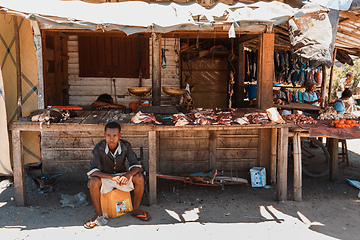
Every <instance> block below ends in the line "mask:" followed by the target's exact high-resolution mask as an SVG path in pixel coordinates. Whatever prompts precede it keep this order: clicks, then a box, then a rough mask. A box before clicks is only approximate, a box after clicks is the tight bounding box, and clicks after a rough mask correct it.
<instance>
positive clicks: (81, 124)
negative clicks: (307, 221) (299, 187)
mask: <svg viewBox="0 0 360 240" xmlns="http://www.w3.org/2000/svg"><path fill="white" fill-rule="evenodd" d="M114 115H115V114H113V113H111V111H104V112H95V111H92V112H91V113H89V112H83V113H82V115H81V116H79V117H78V118H75V119H71V120H68V121H67V122H64V123H52V124H51V125H50V127H47V126H46V125H43V126H42V129H41V128H40V124H39V123H36V122H31V121H29V120H27V121H26V120H25V121H21V120H20V121H17V122H14V123H13V124H11V125H10V130H11V131H12V148H13V151H12V152H13V162H14V185H15V201H16V204H17V205H20V206H24V205H26V186H25V175H24V162H23V147H22V132H24V131H35V132H40V131H42V132H46V131H53V132H60V131H94V130H96V131H103V129H104V125H105V124H106V122H107V121H109V120H112V118H113V116H114ZM130 118H131V115H129V116H126V117H125V118H124V119H118V122H119V123H120V124H121V126H122V132H124V131H125V132H126V131H128V130H133V129H136V130H142V131H146V132H147V133H148V147H149V202H150V204H156V172H157V159H158V157H159V133H160V132H164V131H165V132H169V131H183V130H184V131H185V130H190V131H209V132H213V133H216V131H224V130H240V131H242V130H246V129H268V131H269V132H271V134H270V135H271V136H270V139H271V140H270V141H269V142H268V144H269V146H268V147H270V148H271V154H270V159H271V163H270V165H271V167H270V171H268V172H270V179H271V182H272V183H275V182H277V198H278V200H280V201H285V200H286V198H287V160H288V147H287V146H288V134H289V126H288V125H287V124H283V125H277V124H267V125H266V126H261V125H255V124H254V125H248V126H240V125H232V126H224V125H207V126H197V125H186V126H182V127H175V126H163V125H151V124H133V123H131V122H130V121H129V119H130ZM211 136H212V135H211V134H210V138H211ZM230 137H231V136H230ZM267 137H269V136H267ZM260 145H261V144H260ZM213 146H214V141H212V140H211V139H210V144H209V149H210V150H209V151H211V149H212V147H213ZM262 147H263V146H262ZM267 157H269V156H267ZM216 160H217V159H216V154H214V153H212V152H210V162H212V163H215V162H216ZM276 166H277V169H276Z"/></svg>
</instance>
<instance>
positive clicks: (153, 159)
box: [149, 131, 158, 205]
mask: <svg viewBox="0 0 360 240" xmlns="http://www.w3.org/2000/svg"><path fill="white" fill-rule="evenodd" d="M156 143H157V132H156V131H149V205H154V204H156V201H157V199H156V183H157V181H156V165H157V155H158V153H157V144H156Z"/></svg>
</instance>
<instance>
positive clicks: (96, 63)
mask: <svg viewBox="0 0 360 240" xmlns="http://www.w3.org/2000/svg"><path fill="white" fill-rule="evenodd" d="M139 47H140V51H139ZM139 55H141V57H140V58H139ZM139 62H140V63H141V64H140V69H141V71H142V74H143V77H144V78H149V75H150V74H149V39H148V38H139V37H118V36H109V35H105V34H95V35H88V36H79V70H80V72H79V76H80V77H121V78H137V77H139Z"/></svg>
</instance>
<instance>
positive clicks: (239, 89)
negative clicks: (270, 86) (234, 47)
mask: <svg viewBox="0 0 360 240" xmlns="http://www.w3.org/2000/svg"><path fill="white" fill-rule="evenodd" d="M238 62H239V66H238V68H239V70H238V74H237V81H236V83H235V89H236V91H235V93H236V95H235V96H236V101H235V106H236V107H243V106H244V98H245V93H244V87H245V85H244V80H245V49H244V44H239V58H238Z"/></svg>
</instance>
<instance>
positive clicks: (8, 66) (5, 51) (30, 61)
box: [0, 14, 40, 174]
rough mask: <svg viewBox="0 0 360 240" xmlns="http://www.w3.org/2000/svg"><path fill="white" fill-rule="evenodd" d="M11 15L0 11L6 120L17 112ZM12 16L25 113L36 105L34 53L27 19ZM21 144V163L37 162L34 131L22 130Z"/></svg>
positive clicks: (23, 112)
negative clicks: (16, 27) (18, 43)
mask: <svg viewBox="0 0 360 240" xmlns="http://www.w3.org/2000/svg"><path fill="white" fill-rule="evenodd" d="M15 17H16V16H12V15H7V14H1V18H0V64H1V65H0V67H1V70H2V77H3V83H4V96H5V103H6V116H7V123H12V122H14V121H16V120H17V116H18V114H17V72H16V68H17V61H16V44H15V31H14V18H15ZM16 18H17V22H18V26H19V35H20V59H21V81H22V115H23V116H27V115H29V114H30V113H31V112H32V111H34V110H36V109H37V108H38V92H37V88H38V75H37V65H36V55H35V47H34V38H33V34H32V29H31V26H30V22H29V21H28V20H26V19H24V18H22V17H16ZM1 114H5V113H4V110H3V109H1ZM1 129H2V127H1ZM1 134H2V132H1ZM2 136H3V135H2ZM4 142H5V141H1V142H0V144H1V145H3V144H4V146H5V145H6V143H4ZM23 145H24V146H23V148H24V149H23V150H24V162H25V164H26V163H33V162H38V161H39V160H40V146H39V137H38V133H36V132H24V133H23ZM4 161H5V160H4ZM6 164H8V160H6ZM0 173H3V174H5V173H4V172H2V170H1V168H0ZM7 173H8V172H7Z"/></svg>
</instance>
